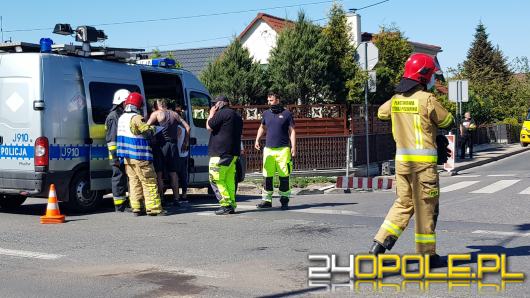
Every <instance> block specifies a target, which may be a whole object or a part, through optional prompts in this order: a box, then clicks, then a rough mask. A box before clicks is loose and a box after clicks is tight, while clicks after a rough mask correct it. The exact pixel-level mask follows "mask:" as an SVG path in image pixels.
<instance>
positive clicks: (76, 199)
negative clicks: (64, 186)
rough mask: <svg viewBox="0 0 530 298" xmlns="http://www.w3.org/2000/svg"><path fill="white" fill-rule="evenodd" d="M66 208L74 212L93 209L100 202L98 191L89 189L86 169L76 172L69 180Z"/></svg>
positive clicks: (100, 197) (88, 177)
mask: <svg viewBox="0 0 530 298" xmlns="http://www.w3.org/2000/svg"><path fill="white" fill-rule="evenodd" d="M69 192H70V193H69V198H68V209H71V210H72V211H76V212H90V211H94V210H95V209H96V208H97V207H98V205H99V203H100V202H101V199H102V196H101V194H100V193H99V192H98V191H95V190H90V176H89V174H88V171H81V172H78V173H77V174H76V175H75V176H74V178H72V181H71V182H70V189H69Z"/></svg>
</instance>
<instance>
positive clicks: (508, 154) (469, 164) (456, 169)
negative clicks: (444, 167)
mask: <svg viewBox="0 0 530 298" xmlns="http://www.w3.org/2000/svg"><path fill="white" fill-rule="evenodd" d="M528 149H530V148H520V149H518V150H514V151H512V152H507V153H503V154H500V155H498V156H495V157H491V158H487V159H484V160H479V161H476V162H471V163H468V164H466V165H462V166H458V167H455V169H454V172H455V173H458V172H459V171H462V170H467V169H470V168H474V167H478V166H482V165H485V164H487V163H490V162H494V161H497V160H500V159H503V158H506V157H510V156H512V155H516V154H519V153H522V152H524V151H527V150H528Z"/></svg>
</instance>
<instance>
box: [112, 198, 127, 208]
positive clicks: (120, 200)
mask: <svg viewBox="0 0 530 298" xmlns="http://www.w3.org/2000/svg"><path fill="white" fill-rule="evenodd" d="M124 202H125V198H114V206H120V205H121V204H123V203H124Z"/></svg>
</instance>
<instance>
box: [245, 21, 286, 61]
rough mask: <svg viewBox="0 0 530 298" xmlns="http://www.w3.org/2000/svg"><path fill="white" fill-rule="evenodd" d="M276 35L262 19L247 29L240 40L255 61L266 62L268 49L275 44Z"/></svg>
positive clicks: (268, 53)
mask: <svg viewBox="0 0 530 298" xmlns="http://www.w3.org/2000/svg"><path fill="white" fill-rule="evenodd" d="M277 36H278V34H277V33H276V31H274V29H272V28H271V27H270V26H269V25H268V24H267V23H265V22H264V21H262V20H259V21H257V22H256V23H255V24H254V26H252V28H250V30H248V31H247V33H246V34H245V36H243V38H242V39H241V42H242V43H243V46H244V47H246V48H247V49H248V50H249V52H250V55H252V56H253V57H254V60H255V61H256V62H259V63H261V64H268V63H269V55H270V51H271V50H272V48H273V47H274V46H276V38H277Z"/></svg>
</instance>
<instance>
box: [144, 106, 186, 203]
mask: <svg viewBox="0 0 530 298" xmlns="http://www.w3.org/2000/svg"><path fill="white" fill-rule="evenodd" d="M155 105H156V111H154V112H153V113H152V114H151V116H150V117H149V120H148V121H147V124H148V125H152V124H158V125H159V126H161V128H162V130H161V131H160V132H159V133H158V134H157V136H156V139H157V142H158V145H159V146H160V153H161V154H162V156H160V157H156V158H160V161H161V164H163V167H164V169H165V170H166V172H167V173H168V175H169V179H170V183H171V189H172V190H173V205H174V206H179V205H180V203H179V177H178V175H177V171H178V169H179V157H180V154H179V152H180V148H179V146H178V131H179V129H178V127H179V125H182V126H184V128H185V129H186V130H187V131H189V130H190V126H189V125H188V123H187V122H186V121H184V119H182V118H181V117H180V115H179V114H177V112H175V111H171V110H168V108H167V100H166V99H157V100H156V103H155ZM185 142H186V144H183V145H185V146H186V147H187V146H188V144H187V141H185ZM156 176H157V179H158V189H159V190H160V191H161V192H162V191H163V189H164V181H163V178H164V171H163V169H157V170H156ZM161 195H162V196H163V195H164V194H161Z"/></svg>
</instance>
